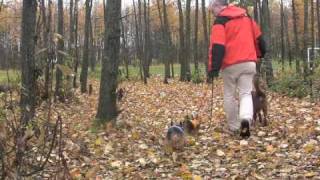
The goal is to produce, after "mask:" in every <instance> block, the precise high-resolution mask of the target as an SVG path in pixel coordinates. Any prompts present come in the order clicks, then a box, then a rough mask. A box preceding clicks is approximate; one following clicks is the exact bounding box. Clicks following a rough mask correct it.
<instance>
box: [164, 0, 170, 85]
mask: <svg viewBox="0 0 320 180" xmlns="http://www.w3.org/2000/svg"><path fill="white" fill-rule="evenodd" d="M162 5H163V23H164V39H165V44H164V45H165V82H167V79H168V78H170V59H171V58H172V41H171V35H170V34H171V32H170V27H169V21H168V14H167V7H166V2H165V0H163V1H162Z"/></svg>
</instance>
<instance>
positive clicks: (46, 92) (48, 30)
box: [42, 0, 53, 98]
mask: <svg viewBox="0 0 320 180" xmlns="http://www.w3.org/2000/svg"><path fill="white" fill-rule="evenodd" d="M42 1H43V3H42V4H43V5H44V6H43V9H42V11H45V10H46V8H45V1H44V0H42ZM51 7H52V2H51V0H49V1H48V8H47V10H48V13H47V16H46V17H44V18H45V19H44V20H43V24H44V26H45V30H44V31H43V41H44V47H45V48H47V54H46V55H47V57H46V59H47V62H46V67H45V74H44V80H45V81H44V97H45V98H48V97H49V83H50V76H52V75H50V69H51V68H50V67H51V65H52V59H53V58H52V55H50V53H52V52H49V51H52V50H51V49H50V47H49V41H51V38H49V36H51V35H50V34H51V17H52V9H51ZM44 14H46V13H44Z"/></svg>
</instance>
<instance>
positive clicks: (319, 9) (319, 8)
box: [316, 0, 320, 46]
mask: <svg viewBox="0 0 320 180" xmlns="http://www.w3.org/2000/svg"><path fill="white" fill-rule="evenodd" d="M316 9H317V21H318V46H320V0H317V5H316Z"/></svg>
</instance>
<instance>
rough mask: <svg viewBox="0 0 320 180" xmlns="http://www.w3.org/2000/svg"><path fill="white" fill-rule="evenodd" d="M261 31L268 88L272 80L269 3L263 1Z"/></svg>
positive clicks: (266, 0)
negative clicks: (264, 49)
mask: <svg viewBox="0 0 320 180" xmlns="http://www.w3.org/2000/svg"><path fill="white" fill-rule="evenodd" d="M261 13H262V31H263V33H264V35H263V36H264V39H265V41H266V51H267V53H266V55H265V58H264V59H265V63H266V66H265V67H266V69H265V71H266V80H267V84H268V86H271V83H272V80H273V68H272V62H271V60H272V59H271V48H270V45H271V44H272V43H271V32H270V30H271V28H270V10H269V2H268V0H263V2H262V11H261Z"/></svg>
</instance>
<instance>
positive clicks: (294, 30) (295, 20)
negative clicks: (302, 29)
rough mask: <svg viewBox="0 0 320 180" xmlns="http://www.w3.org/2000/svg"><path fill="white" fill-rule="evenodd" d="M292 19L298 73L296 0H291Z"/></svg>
mask: <svg viewBox="0 0 320 180" xmlns="http://www.w3.org/2000/svg"><path fill="white" fill-rule="evenodd" d="M291 5H292V20H293V33H294V44H295V55H296V56H297V57H296V72H297V73H300V58H301V57H302V56H301V50H300V43H299V42H300V41H299V38H298V23H297V22H298V21H299V19H298V18H299V17H298V15H297V10H296V0H292V3H291Z"/></svg>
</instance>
